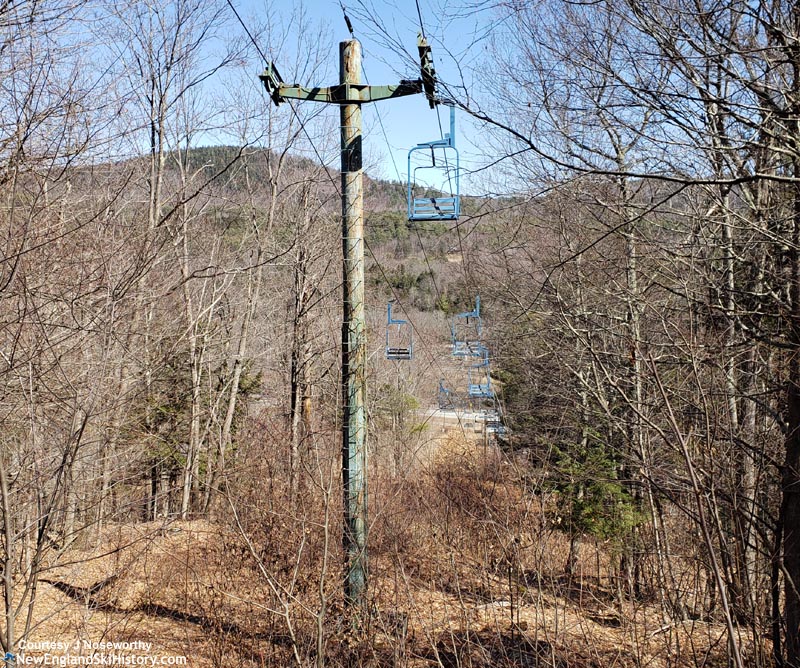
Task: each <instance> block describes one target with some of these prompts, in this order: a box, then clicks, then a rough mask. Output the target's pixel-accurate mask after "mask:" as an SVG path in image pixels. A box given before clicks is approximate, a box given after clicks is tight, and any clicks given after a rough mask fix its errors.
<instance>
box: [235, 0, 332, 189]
mask: <svg viewBox="0 0 800 668" xmlns="http://www.w3.org/2000/svg"><path fill="white" fill-rule="evenodd" d="M226 2H227V3H228V7H230V8H231V11H233V14H234V16H235V17H236V20H237V21H239V24H240V25H241V26H242V28H243V29H244V31H245V33H246V34H247V36H248V37H249V38H250V42H252V44H253V46H254V47H255V48H256V51H258V55H260V56H261V59H262V60H263V61H264V62H267V61H268V60H269V59H268V58H267V56H266V55H265V54H264V52H263V51H262V50H261V47H260V46H259V45H258V42H256V40H255V37H253V34H252V33H251V32H250V30H249V29H248V27H247V25H246V24H245V22H244V21H243V20H242V17H241V16H240V15H239V12H237V11H236V7H234V5H233V3H232V2H231V0H226ZM289 108H290V109H291V110H292V113H293V114H294V116H295V118H296V119H297V122H298V123H300V128H301V129H302V130H303V134H305V136H306V139H308V143H309V145H310V146H311V148H312V150H313V151H314V154H315V155H316V156H317V160H319V164H320V166H321V167H322V168H323V169H324V170H325V174H327V176H328V179H329V180H330V182H331V183H332V184H333V189H334V192H336V194H337V195H341V192H340V190H339V184H338V183H337V182H336V179H334V178H333V177H332V176H331V173H330V172H329V171H328V168H327V167H326V166H325V161H324V160H323V159H322V155H320V152H319V151H318V150H317V147H316V146H314V142H313V141H312V140H311V135H310V134H309V132H308V129H307V128H306V124H305V123H304V122H303V119H302V118H300V114H298V113H297V109H295V107H294V104H292V102H291V100H290V101H289Z"/></svg>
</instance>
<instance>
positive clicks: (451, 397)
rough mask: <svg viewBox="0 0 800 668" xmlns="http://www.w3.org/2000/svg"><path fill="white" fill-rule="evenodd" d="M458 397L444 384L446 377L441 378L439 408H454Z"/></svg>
mask: <svg viewBox="0 0 800 668" xmlns="http://www.w3.org/2000/svg"><path fill="white" fill-rule="evenodd" d="M455 407H456V397H455V393H454V392H453V390H451V389H450V388H448V387H447V386H446V385H445V384H444V378H440V379H439V410H446V409H450V410H452V409H454V408H455Z"/></svg>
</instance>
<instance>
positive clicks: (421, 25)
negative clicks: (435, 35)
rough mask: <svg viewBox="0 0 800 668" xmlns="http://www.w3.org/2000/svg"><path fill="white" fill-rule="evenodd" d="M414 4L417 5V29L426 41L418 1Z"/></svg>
mask: <svg viewBox="0 0 800 668" xmlns="http://www.w3.org/2000/svg"><path fill="white" fill-rule="evenodd" d="M416 3H417V16H419V29H420V30H421V31H422V36H423V37H425V39H428V38H427V36H426V35H425V26H424V25H423V24H422V11H421V10H420V8H419V0H416Z"/></svg>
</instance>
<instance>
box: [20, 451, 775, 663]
mask: <svg viewBox="0 0 800 668" xmlns="http://www.w3.org/2000/svg"><path fill="white" fill-rule="evenodd" d="M332 461H333V458H331V460H330V462H329V463H331V462H332ZM372 475H373V478H372V485H373V490H374V492H373V500H372V510H371V514H372V517H373V524H372V526H371V533H370V549H371V552H370V559H371V561H370V566H371V581H370V614H369V618H368V620H367V622H366V624H365V631H364V632H363V633H362V634H361V635H358V636H354V635H353V634H351V633H350V632H349V631H348V629H349V628H350V626H349V623H348V622H346V621H345V619H344V616H343V615H342V609H343V606H342V600H341V595H340V587H339V582H340V579H341V576H342V575H341V569H340V563H341V554H340V547H339V540H338V536H339V532H340V526H339V507H338V503H339V496H338V494H337V493H335V488H334V492H333V493H329V495H328V496H327V497H326V496H325V495H324V494H323V493H322V492H323V491H324V489H325V487H324V485H322V484H319V485H316V486H315V483H314V480H317V482H318V483H321V481H324V480H325V479H326V478H325V476H317V478H314V479H311V480H310V481H309V482H308V484H307V485H306V486H305V488H304V490H305V491H304V493H303V495H302V499H299V500H297V501H296V502H294V504H292V503H291V502H290V501H289V499H288V496H287V494H288V493H287V491H286V490H285V489H283V488H282V487H280V486H279V485H276V484H273V485H271V486H270V491H269V493H268V496H269V498H265V494H267V493H266V492H265V491H264V489H263V486H262V487H259V485H258V484H257V482H254V481H257V480H258V477H257V476H255V477H253V478H251V479H250V480H242V481H240V483H239V485H240V487H238V488H237V487H232V488H231V489H232V493H235V494H236V496H235V497H234V498H232V501H234V502H235V503H238V504H239V505H240V508H239V512H238V514H237V518H238V525H237V523H236V522H234V521H233V517H231V516H228V517H225V518H224V519H222V520H219V521H217V522H215V523H211V522H208V521H200V520H195V521H187V522H179V521H173V522H171V523H168V524H163V525H155V524H138V525H130V526H114V527H108V528H106V529H105V530H104V531H103V533H102V535H100V536H96V537H95V541H94V545H83V546H78V547H75V548H74V549H73V550H72V551H71V552H69V553H68V554H66V555H64V557H65V558H64V559H62V560H61V562H62V563H63V564H65V565H62V566H60V567H58V568H54V569H52V570H51V571H50V572H48V575H47V580H48V582H47V583H44V584H43V585H42V589H41V595H40V597H39V603H38V607H37V615H38V618H39V619H40V624H39V625H38V626H37V628H36V629H35V632H34V638H35V639H43V640H44V639H57V638H65V639H69V640H72V641H74V640H76V639H94V640H100V639H114V640H146V641H149V642H153V643H155V647H157V648H158V653H160V654H166V653H174V654H184V655H187V656H188V657H189V659H190V665H195V666H207V665H212V664H215V663H217V662H219V661H224V662H225V664H226V665H241V666H288V665H297V664H298V663H299V664H300V665H315V664H316V663H317V660H318V658H319V657H318V648H319V647H322V649H323V658H324V663H325V665H330V666H337V665H363V666H404V667H408V668H415V667H422V666H445V667H447V668H450V667H451V666H452V667H455V666H464V667H467V668H478V667H481V668H483V667H489V666H534V667H540V666H541V667H544V666H551V667H560V666H570V667H572V666H574V667H583V666H586V667H589V666H596V667H598V668H599V667H601V666H602V667H603V668H607V667H611V666H619V667H634V666H636V667H638V666H652V667H653V668H662V667H663V668H668V667H669V668H672V667H675V668H677V667H679V666H687V667H688V666H708V667H712V666H724V665H727V659H726V643H725V637H724V628H723V626H722V625H721V624H720V623H718V622H716V621H714V620H706V621H699V620H696V621H693V622H689V621H686V622H670V621H668V620H667V619H666V618H665V617H664V615H663V614H662V611H661V607H660V605H659V602H658V601H656V600H650V599H639V600H637V599H635V598H631V597H624V596H623V597H622V598H620V595H619V592H618V591H617V589H616V588H615V587H613V586H612V585H613V581H612V578H611V569H610V565H611V563H612V562H613V558H612V556H611V555H609V554H607V553H606V552H604V547H603V546H602V545H600V546H596V545H594V544H588V543H587V544H584V545H583V546H582V549H581V553H580V560H579V563H580V570H579V573H578V575H577V576H576V577H575V578H574V579H573V580H572V581H567V580H566V579H565V578H564V577H563V566H564V563H565V560H566V552H567V541H566V538H565V537H564V536H563V534H561V533H559V532H558V531H557V530H556V529H555V528H554V527H552V526H550V523H549V522H548V516H547V513H546V512H545V507H546V504H547V501H546V499H545V498H543V497H541V496H536V495H532V494H531V493H530V491H529V490H527V489H526V483H525V479H524V477H523V476H522V475H520V474H518V472H517V471H515V469H514V467H513V466H511V465H510V464H509V462H508V461H507V460H506V459H505V458H504V457H503V456H502V455H500V453H499V452H498V451H496V450H495V449H494V448H490V449H487V450H484V449H483V448H481V447H476V444H475V443H474V442H470V441H466V440H463V439H461V440H459V439H458V438H455V437H451V438H449V439H447V440H446V441H445V442H444V443H443V445H442V447H441V449H440V450H439V451H438V453H437V456H436V457H435V458H433V459H432V460H431V461H430V462H429V463H428V464H426V465H419V466H417V467H415V468H414V469H413V470H409V471H408V472H406V474H405V476H404V477H398V476H397V475H392V476H389V475H388V474H386V473H384V472H383V471H381V470H376V471H373V472H372ZM259 490H260V491H259ZM328 491H329V492H330V490H328ZM326 502H327V503H328V504H329V505H328V518H327V524H328V533H327V534H326V532H325V511H326ZM326 551H327V561H324V560H323V557H325V555H326ZM319 634H321V638H322V640H321V644H320V642H318V641H319ZM746 649H747V648H746ZM749 651H750V652H752V649H750V650H749ZM762 651H763V648H762Z"/></svg>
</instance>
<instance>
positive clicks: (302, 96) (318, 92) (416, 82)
mask: <svg viewBox="0 0 800 668" xmlns="http://www.w3.org/2000/svg"><path fill="white" fill-rule="evenodd" d="M259 78H260V79H261V81H262V82H264V86H266V88H267V92H268V93H269V95H270V97H271V98H272V101H273V102H274V103H275V106H277V105H278V104H280V103H281V102H284V101H286V100H304V101H309V102H326V103H328V104H365V103H367V102H378V101H380V100H390V99H392V98H396V97H404V96H406V95H418V94H419V93H421V92H422V79H412V80H403V81H401V82H400V83H399V84H395V85H388V86H370V85H367V84H352V83H351V84H339V85H337V86H315V87H314V88H305V87H304V86H298V85H297V84H292V85H289V84H285V83H283V81H281V79H280V75H279V74H278V70H277V69H275V65H274V64H272V63H270V64H269V65H268V66H267V69H266V70H264V73H263V74H261V75H260V77H259Z"/></svg>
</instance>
